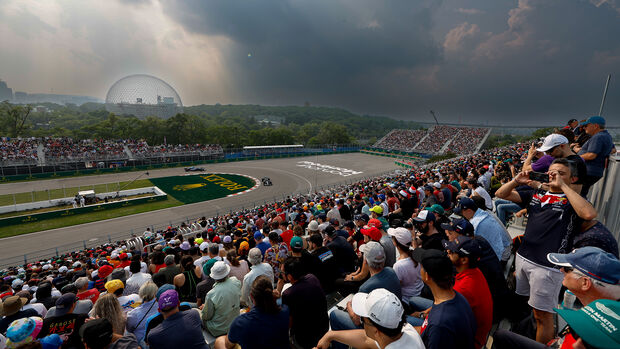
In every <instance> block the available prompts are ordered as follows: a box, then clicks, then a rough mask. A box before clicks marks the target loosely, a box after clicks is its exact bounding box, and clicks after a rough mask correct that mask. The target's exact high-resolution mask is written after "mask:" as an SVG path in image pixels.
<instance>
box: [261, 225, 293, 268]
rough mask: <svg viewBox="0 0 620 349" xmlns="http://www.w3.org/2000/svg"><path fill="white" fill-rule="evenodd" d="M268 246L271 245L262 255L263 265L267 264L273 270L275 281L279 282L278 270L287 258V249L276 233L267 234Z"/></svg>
mask: <svg viewBox="0 0 620 349" xmlns="http://www.w3.org/2000/svg"><path fill="white" fill-rule="evenodd" d="M269 244H270V245H271V246H270V247H269V248H268V249H267V251H265V253H264V256H265V258H264V260H265V263H269V265H271V267H272V268H273V275H275V278H276V280H280V279H281V278H282V277H281V275H280V274H281V273H282V269H281V268H280V267H281V266H282V265H283V264H284V262H285V261H286V258H287V257H288V247H286V243H285V242H284V241H282V238H281V237H280V236H279V235H278V233H276V232H273V231H272V232H271V233H269Z"/></svg>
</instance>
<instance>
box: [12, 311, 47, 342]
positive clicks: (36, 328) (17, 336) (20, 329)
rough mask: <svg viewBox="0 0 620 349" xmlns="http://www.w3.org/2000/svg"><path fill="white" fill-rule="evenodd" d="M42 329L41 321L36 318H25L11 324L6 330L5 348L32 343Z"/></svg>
mask: <svg viewBox="0 0 620 349" xmlns="http://www.w3.org/2000/svg"><path fill="white" fill-rule="evenodd" d="M42 327H43V319H41V318H40V317H38V316H31V317H25V318H21V319H18V320H15V321H13V322H11V324H10V325H9V327H8V328H7V330H6V338H7V339H8V340H7V343H6V344H7V347H8V348H15V347H18V346H20V345H22V344H26V343H30V342H32V341H34V340H35V339H36V338H37V335H38V334H39V332H41V328H42Z"/></svg>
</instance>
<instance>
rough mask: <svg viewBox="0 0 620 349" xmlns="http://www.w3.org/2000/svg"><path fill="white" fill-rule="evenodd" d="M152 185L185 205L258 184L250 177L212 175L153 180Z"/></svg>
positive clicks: (216, 197) (222, 195)
mask: <svg viewBox="0 0 620 349" xmlns="http://www.w3.org/2000/svg"><path fill="white" fill-rule="evenodd" d="M151 183H153V184H154V185H156V186H157V187H158V188H159V189H161V190H163V191H164V192H166V194H168V196H172V197H174V198H175V199H177V200H179V201H181V202H183V203H185V204H192V203H195V202H200V201H207V200H213V199H218V198H222V197H225V196H227V195H230V194H234V193H238V192H241V191H244V190H247V189H250V188H252V187H253V186H254V185H255V184H256V183H255V182H254V180H253V179H251V178H249V177H245V176H240V175H234V174H212V173H205V174H201V175H193V176H170V177H161V178H151Z"/></svg>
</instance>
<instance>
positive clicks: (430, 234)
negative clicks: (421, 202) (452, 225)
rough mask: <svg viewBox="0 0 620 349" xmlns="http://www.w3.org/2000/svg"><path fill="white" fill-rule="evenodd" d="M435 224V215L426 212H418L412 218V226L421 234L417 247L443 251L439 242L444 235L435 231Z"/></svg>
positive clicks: (444, 237)
mask: <svg viewBox="0 0 620 349" xmlns="http://www.w3.org/2000/svg"><path fill="white" fill-rule="evenodd" d="M431 195H432V194H431ZM435 223H436V220H435V214H434V213H432V212H430V211H428V210H422V211H420V213H418V215H417V216H416V217H414V218H413V224H414V225H415V227H416V229H417V230H418V231H419V232H420V233H421V234H420V236H419V238H420V240H421V241H420V242H421V243H420V244H419V245H420V246H421V247H422V248H424V249H427V250H428V249H435V250H439V251H443V245H442V244H441V241H442V240H445V239H446V234H444V233H442V232H440V231H439V230H437V228H436V227H435Z"/></svg>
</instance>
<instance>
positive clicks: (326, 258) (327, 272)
mask: <svg viewBox="0 0 620 349" xmlns="http://www.w3.org/2000/svg"><path fill="white" fill-rule="evenodd" d="M308 245H309V249H310V254H311V255H312V256H313V257H315V258H317V259H318V260H319V263H320V267H319V272H318V274H319V275H317V274H314V275H315V276H316V277H318V278H319V281H320V282H321V287H322V288H323V291H325V292H326V293H329V292H331V291H332V290H333V289H334V282H335V281H336V279H338V278H339V277H340V272H339V271H338V265H337V264H336V258H334V254H333V253H332V251H331V250H330V249H329V247H327V246H323V237H322V236H321V234H318V233H315V234H312V235H310V238H309V242H308Z"/></svg>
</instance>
